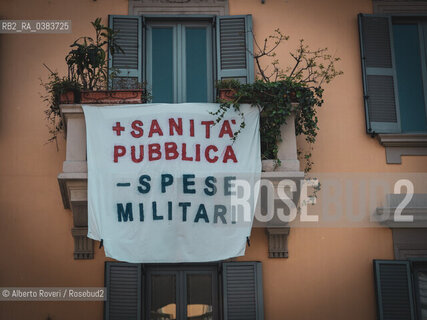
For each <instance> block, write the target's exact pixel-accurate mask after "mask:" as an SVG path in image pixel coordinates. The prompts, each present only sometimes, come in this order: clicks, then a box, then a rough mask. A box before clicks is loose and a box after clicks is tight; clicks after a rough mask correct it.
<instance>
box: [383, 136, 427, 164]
mask: <svg viewBox="0 0 427 320" xmlns="http://www.w3.org/2000/svg"><path fill="white" fill-rule="evenodd" d="M378 140H379V142H380V143H381V145H383V146H384V147H385V148H386V160H387V163H389V164H391V163H396V164H399V163H402V159H401V156H423V155H427V134H425V133H419V134H404V133H395V134H390V133H388V134H379V135H378Z"/></svg>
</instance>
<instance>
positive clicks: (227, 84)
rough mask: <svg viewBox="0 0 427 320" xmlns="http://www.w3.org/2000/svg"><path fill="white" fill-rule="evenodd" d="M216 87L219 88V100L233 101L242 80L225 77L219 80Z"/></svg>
mask: <svg viewBox="0 0 427 320" xmlns="http://www.w3.org/2000/svg"><path fill="white" fill-rule="evenodd" d="M216 88H217V90H218V101H222V100H225V101H231V100H233V98H234V95H235V94H236V91H237V89H238V88H240V82H239V81H238V80H236V79H225V80H220V81H217V83H216Z"/></svg>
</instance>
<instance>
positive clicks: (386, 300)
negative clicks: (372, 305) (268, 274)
mask: <svg viewBox="0 0 427 320" xmlns="http://www.w3.org/2000/svg"><path fill="white" fill-rule="evenodd" d="M374 274H375V287H376V296H377V304H378V318H379V319H380V320H382V319H395V320H399V319H402V320H426V319H427V261H426V260H374Z"/></svg>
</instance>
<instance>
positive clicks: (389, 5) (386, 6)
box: [372, 0, 427, 15]
mask: <svg viewBox="0 0 427 320" xmlns="http://www.w3.org/2000/svg"><path fill="white" fill-rule="evenodd" d="M372 4H373V9H374V13H382V14H384V13H386V14H405V13H408V14H419V15H422V14H426V13H427V1H419V0H418V1H413V0H412V1H411V0H406V1H405V0H403V1H402V0H400V1H396V0H373V1H372Z"/></svg>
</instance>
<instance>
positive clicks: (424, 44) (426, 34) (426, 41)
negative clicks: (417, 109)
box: [389, 14, 427, 134]
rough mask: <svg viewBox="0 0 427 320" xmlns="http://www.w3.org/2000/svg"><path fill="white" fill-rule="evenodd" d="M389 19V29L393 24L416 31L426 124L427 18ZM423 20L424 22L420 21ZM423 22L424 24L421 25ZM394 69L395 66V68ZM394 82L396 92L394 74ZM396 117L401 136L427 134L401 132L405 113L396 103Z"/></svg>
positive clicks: (395, 17)
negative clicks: (407, 26) (409, 25)
mask: <svg viewBox="0 0 427 320" xmlns="http://www.w3.org/2000/svg"><path fill="white" fill-rule="evenodd" d="M389 16H390V18H391V27H393V25H395V24H416V25H417V29H418V44H419V47H420V60H421V61H420V64H421V81H422V87H423V96H424V110H425V112H426V119H425V120H426V123H427V65H426V63H427V16H426V15H412V14H410V15H407V14H392V15H389ZM422 20H424V21H422ZM423 22H424V23H423ZM390 34H391V37H392V41H391V46H392V48H391V50H392V55H393V56H395V55H396V54H395V46H394V40H393V28H391V29H390ZM394 63H395V64H396V59H395V58H394ZM395 68H396V66H395ZM396 82H397V86H396V87H397V90H399V77H398V76H397V73H396ZM396 97H397V99H399V95H398V94H397V95H396ZM398 105H399V110H398V117H399V129H400V133H401V134H417V133H419V134H427V131H418V132H417V131H410V132H403V131H402V123H401V119H400V117H401V112H402V111H403V112H405V106H403V105H401V104H400V101H399V103H398Z"/></svg>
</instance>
